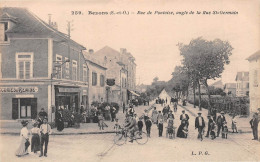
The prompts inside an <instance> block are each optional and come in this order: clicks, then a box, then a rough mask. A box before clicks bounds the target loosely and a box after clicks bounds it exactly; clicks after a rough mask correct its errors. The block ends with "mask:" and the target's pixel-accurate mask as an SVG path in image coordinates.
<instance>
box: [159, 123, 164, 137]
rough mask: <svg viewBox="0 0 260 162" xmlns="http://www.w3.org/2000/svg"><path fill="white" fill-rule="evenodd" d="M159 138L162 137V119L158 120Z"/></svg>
mask: <svg viewBox="0 0 260 162" xmlns="http://www.w3.org/2000/svg"><path fill="white" fill-rule="evenodd" d="M158 129H159V137H162V133H163V119H159V120H158Z"/></svg>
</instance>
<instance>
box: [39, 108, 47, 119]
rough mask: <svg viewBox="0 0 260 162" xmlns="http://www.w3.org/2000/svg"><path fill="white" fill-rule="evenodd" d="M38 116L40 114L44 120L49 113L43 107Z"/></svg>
mask: <svg viewBox="0 0 260 162" xmlns="http://www.w3.org/2000/svg"><path fill="white" fill-rule="evenodd" d="M38 116H39V118H41V119H42V120H43V119H44V118H47V117H48V114H47V113H46V111H45V110H44V108H41V111H40V112H39V114H38Z"/></svg>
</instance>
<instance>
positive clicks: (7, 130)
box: [0, 102, 154, 135]
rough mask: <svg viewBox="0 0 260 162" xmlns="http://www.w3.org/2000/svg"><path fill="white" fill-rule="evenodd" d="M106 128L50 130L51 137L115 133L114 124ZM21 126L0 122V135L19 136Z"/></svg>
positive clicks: (121, 116) (84, 125)
mask: <svg viewBox="0 0 260 162" xmlns="http://www.w3.org/2000/svg"><path fill="white" fill-rule="evenodd" d="M153 105H154V102H152V103H151V104H150V106H143V105H140V106H138V107H135V109H143V108H145V109H149V108H151V107H153ZM116 117H117V118H118V119H119V120H118V122H119V124H120V125H122V124H123V122H124V120H125V114H124V113H123V110H122V108H121V109H120V110H119V112H118V113H117V116H116ZM105 123H106V124H107V126H108V127H105V128H104V130H100V129H99V127H98V123H80V127H79V128H64V129H63V130H62V131H61V132H59V131H57V128H53V129H52V135H80V134H105V133H115V130H114V124H115V122H111V121H105ZM21 128H22V126H21V124H20V122H19V121H0V134H8V135H19V134H20V131H21ZM31 128H32V123H31V121H29V124H28V129H31Z"/></svg>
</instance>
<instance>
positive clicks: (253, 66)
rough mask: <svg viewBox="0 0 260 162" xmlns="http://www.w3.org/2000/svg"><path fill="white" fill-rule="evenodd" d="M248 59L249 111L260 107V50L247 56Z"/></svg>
mask: <svg viewBox="0 0 260 162" xmlns="http://www.w3.org/2000/svg"><path fill="white" fill-rule="evenodd" d="M247 60H248V61H249V89H250V93H249V96H250V112H257V108H260V83H259V80H260V50H259V51H257V52H256V53H254V54H253V55H251V56H250V57H248V58H247Z"/></svg>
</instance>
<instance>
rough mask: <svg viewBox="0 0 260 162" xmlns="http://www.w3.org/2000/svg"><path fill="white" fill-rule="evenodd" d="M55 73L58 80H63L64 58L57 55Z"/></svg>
mask: <svg viewBox="0 0 260 162" xmlns="http://www.w3.org/2000/svg"><path fill="white" fill-rule="evenodd" d="M55 73H56V78H57V79H62V56H61V55H57V54H56V63H55Z"/></svg>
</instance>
